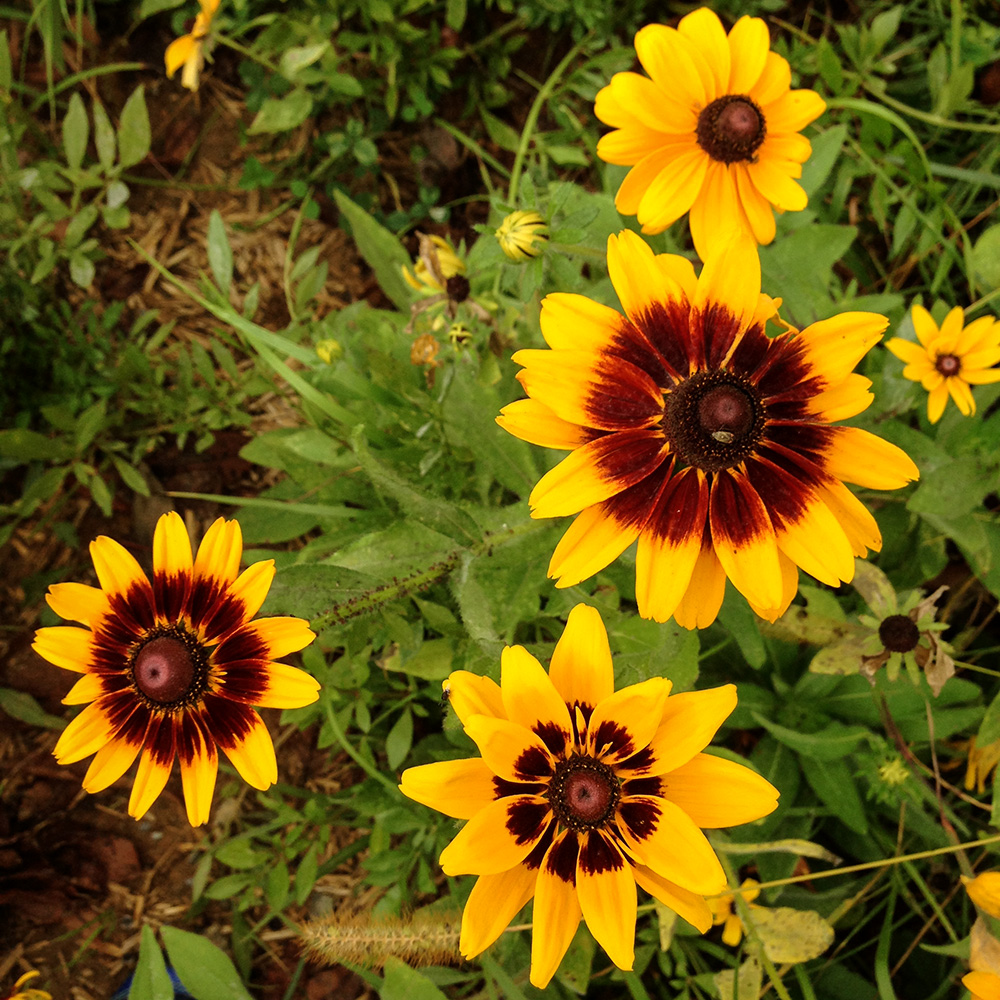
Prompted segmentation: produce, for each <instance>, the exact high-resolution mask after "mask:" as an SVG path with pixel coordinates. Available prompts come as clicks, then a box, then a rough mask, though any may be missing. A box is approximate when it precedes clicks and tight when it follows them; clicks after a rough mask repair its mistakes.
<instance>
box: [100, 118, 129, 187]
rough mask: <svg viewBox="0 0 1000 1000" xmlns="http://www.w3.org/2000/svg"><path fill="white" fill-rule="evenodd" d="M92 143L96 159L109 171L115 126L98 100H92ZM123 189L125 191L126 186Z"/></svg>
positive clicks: (113, 161)
mask: <svg viewBox="0 0 1000 1000" xmlns="http://www.w3.org/2000/svg"><path fill="white" fill-rule="evenodd" d="M94 145H95V146H96V147H97V159H98V160H99V161H100V164H101V166H102V167H103V168H104V170H105V171H109V170H110V169H111V168H112V167H113V166H114V165H115V148H116V144H115V127H114V125H112V124H111V119H110V118H108V113H107V111H105V110H104V105H103V104H101V102H100V101H98V100H95V101H94ZM123 186H124V185H123ZM125 190H126V192H127V191H128V188H126V189H125ZM126 197H128V195H127V194H126Z"/></svg>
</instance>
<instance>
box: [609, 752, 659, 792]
mask: <svg viewBox="0 0 1000 1000" xmlns="http://www.w3.org/2000/svg"><path fill="white" fill-rule="evenodd" d="M646 753H648V754H649V760H648V761H644V762H643V763H642V765H641V766H642V767H648V766H649V765H650V764H651V763H652V756H653V755H652V752H651V751H650V750H649V748H648V747H647V748H646V750H640V751H639V753H637V754H636V755H635V757H633V758H632V760H630V761H629V762H628V763H627V764H626V765H619V768H618V770H619V772H621V770H622V769H623V766H624V767H631V765H632V761H634V760H637V759H638V758H639V757H642V756H643V754H646ZM636 770H639V768H638V767H637V768H636ZM618 776H619V777H620V778H621V779H622V781H623V782H624V784H623V785H622V797H623V798H625V797H629V796H633V795H662V794H663V782H662V781H661V780H660V778H659V777H656V778H629V777H628V776H627V774H621V773H619V775H618Z"/></svg>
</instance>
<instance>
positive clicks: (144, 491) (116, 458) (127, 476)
mask: <svg viewBox="0 0 1000 1000" xmlns="http://www.w3.org/2000/svg"><path fill="white" fill-rule="evenodd" d="M111 461H112V463H113V465H114V467H115V471H116V472H117V473H118V475H119V476H120V477H121V481H122V482H123V483H124V484H125V485H126V486H127V487H128V488H129V489H130V490H132V492H133V493H138V494H139V496H143V497H148V496H149V485H148V483H147V482H146V480H145V479H143V478H142V473H141V472H139V470H138V469H136V468H135V467H134V466H131V465H129V464H128V462H126V461H125V459H123V458H122V457H121V456H120V455H115V454H112V456H111Z"/></svg>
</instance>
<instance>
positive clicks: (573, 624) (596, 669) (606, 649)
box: [549, 604, 615, 708]
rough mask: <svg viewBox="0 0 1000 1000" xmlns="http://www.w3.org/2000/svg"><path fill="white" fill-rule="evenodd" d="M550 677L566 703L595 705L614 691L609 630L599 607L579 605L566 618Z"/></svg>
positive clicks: (550, 669) (551, 666)
mask: <svg viewBox="0 0 1000 1000" xmlns="http://www.w3.org/2000/svg"><path fill="white" fill-rule="evenodd" d="M549 679H550V680H551V681H552V683H553V685H554V686H555V689H556V690H557V691H558V692H559V697H560V698H562V700H563V702H564V703H565V704H567V705H571V706H572V705H589V706H590V707H591V708H593V707H594V706H595V705H598V704H600V702H602V701H604V699H605V698H610V697H611V695H612V694H614V690H615V672H614V665H613V664H612V661H611V648H610V646H609V645H608V632H607V629H606V628H605V627H604V622H603V621H602V620H601V614H600V612H599V611H598V610H597V609H596V608H591V607H588V606H587V605H586V604H578V605H577V606H576V607H575V608H573V610H572V611H570V613H569V617H568V618H567V619H566V628H565V629H564V630H563V634H562V635H561V636H560V637H559V641H558V642H557V643H556V648H555V650H554V651H553V653H552V663H551V665H550V666H549Z"/></svg>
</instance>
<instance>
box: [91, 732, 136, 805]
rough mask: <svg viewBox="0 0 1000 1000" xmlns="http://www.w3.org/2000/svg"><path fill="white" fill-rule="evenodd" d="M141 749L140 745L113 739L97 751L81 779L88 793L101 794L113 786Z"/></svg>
mask: <svg viewBox="0 0 1000 1000" xmlns="http://www.w3.org/2000/svg"><path fill="white" fill-rule="evenodd" d="M141 749H142V744H141V743H129V742H127V741H126V740H123V739H115V740H112V741H111V742H110V743H108V744H107V745H106V746H103V747H101V749H100V750H98V751H97V753H96V755H95V756H94V759H93V760H92V761H91V762H90V767H88V768H87V773H86V774H85V775H84V778H83V787H84V790H85V791H88V792H102V791H104V789H105V788H109V787H110V786H111V785H113V784H114V783H115V782H116V781H117V780H118V779H119V778H120V777H121V776H122V775H123V774H124V773H125V772H126V771H127V770H128V769H129V768H130V767H131V766H132V762H133V761H134V760H135V759H136V757H138V755H139V751H140V750H141Z"/></svg>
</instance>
